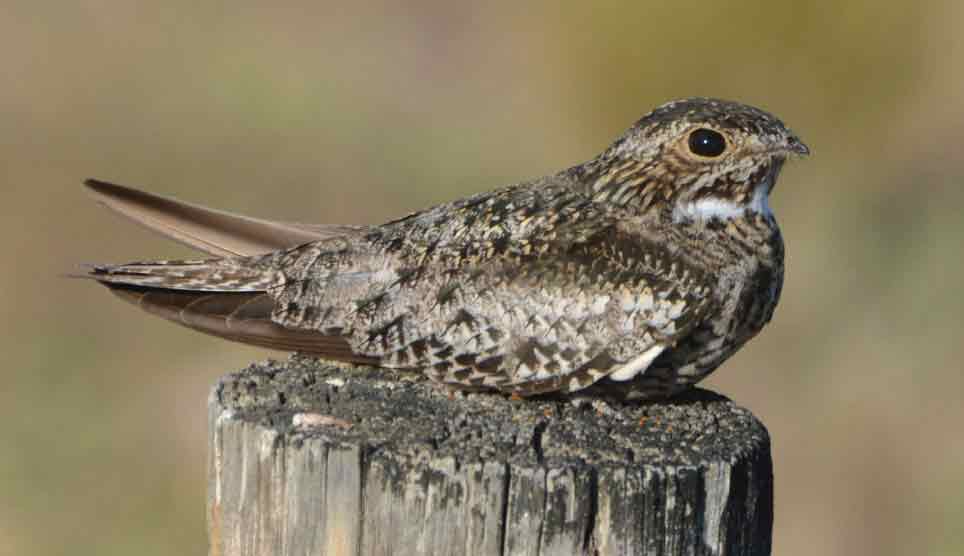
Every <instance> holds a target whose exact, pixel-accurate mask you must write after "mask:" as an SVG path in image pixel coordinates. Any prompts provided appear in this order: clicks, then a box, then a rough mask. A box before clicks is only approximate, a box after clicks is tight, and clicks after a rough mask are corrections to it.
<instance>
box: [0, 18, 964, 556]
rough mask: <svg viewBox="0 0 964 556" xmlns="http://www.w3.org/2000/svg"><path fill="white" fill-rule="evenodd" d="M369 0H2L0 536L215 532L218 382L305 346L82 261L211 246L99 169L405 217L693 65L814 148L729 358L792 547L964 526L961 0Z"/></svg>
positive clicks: (606, 118) (364, 218)
mask: <svg viewBox="0 0 964 556" xmlns="http://www.w3.org/2000/svg"><path fill="white" fill-rule="evenodd" d="M359 4H361V3H348V2H344V3H334V2H304V3H300V5H299V3H287V4H286V5H283V6H272V7H269V6H268V4H267V3H264V2H252V1H244V0H242V1H235V2H231V3H223V4H221V5H214V3H211V4H205V5H200V4H197V3H195V2H186V1H184V0H174V1H170V2H165V3H157V5H155V6H148V5H146V4H145V3H135V2H123V1H120V0H103V1H99V2H77V3H66V2H56V3H55V2H34V1H30V2H27V1H21V0H5V1H4V2H3V3H2V5H0V78H2V83H3V85H2V87H0V152H2V155H0V161H2V162H0V186H2V189H3V201H2V203H0V231H2V235H0V237H2V238H3V240H2V241H3V244H2V248H3V252H4V255H5V263H4V268H5V270H4V271H3V272H2V273H0V311H2V314H3V319H2V322H0V326H2V333H0V354H2V360H3V362H4V365H3V366H4V368H3V371H2V373H3V374H2V386H0V438H2V440H3V444H4V448H3V449H2V450H0V554H38V555H53V554H68V553H69V554H98V555H112V554H125V555H126V554H142V555H153V554H159V555H160V554H165V555H167V554H203V553H204V552H205V551H206V549H207V545H206V538H205V509H204V496H205V479H204V465H205V463H204V462H205V450H206V431H205V398H206V396H207V394H208V390H209V388H210V387H211V385H212V384H213V383H214V382H215V380H216V379H217V378H218V377H219V376H220V375H222V374H223V373H226V372H228V371H232V370H236V369H239V368H241V367H242V366H244V365H245V364H246V363H248V362H250V361H252V360H256V359H263V358H265V357H268V356H278V355H277V354H272V353H269V352H266V351H261V350H256V349H251V348H245V347H243V346H238V345H234V344H229V343H226V342H222V341H220V340H217V339H213V338H209V337H204V336H201V335H197V334H195V333H192V332H190V331H188V330H186V329H182V328H177V327H175V326H173V325H171V324H169V323H167V322H164V321H161V320H157V319H154V318H150V317H148V316H147V315H144V314H142V313H139V312H138V311H136V310H135V309H133V308H131V307H130V306H127V305H124V304H122V303H120V302H118V301H117V300H116V299H114V298H113V297H111V296H110V295H108V293H107V292H106V291H104V290H103V289H102V288H99V287H96V286H95V285H94V284H91V283H86V282H81V281H73V280H66V279H63V278H60V277H59V275H61V274H63V273H65V272H69V271H71V270H72V269H73V268H74V265H76V264H77V263H82V262H93V261H96V262H125V261H128V260H134V259H143V258H155V257H183V256H188V255H191V253H190V252H189V251H187V250H185V249H182V248H180V247H178V246H176V245H172V244H170V243H167V242H165V241H163V240H160V239H158V238H156V237H154V236H152V235H150V234H149V233H147V232H145V231H143V230H141V229H140V228H138V227H135V226H133V225H130V224H128V223H127V222H124V221H122V220H121V218H120V217H117V216H115V215H113V214H111V213H109V212H107V211H105V210H104V209H102V208H99V207H98V206H96V205H95V204H94V203H92V202H90V200H89V199H88V198H87V196H86V195H85V194H84V192H83V191H82V189H81V187H80V182H81V180H83V179H84V178H86V177H98V178H102V179H107V180H113V181H117V182H120V183H125V184H130V185H134V186H138V187H143V188H146V189H149V190H150V191H154V192H157V193H161V194H164V195H171V196H175V197H178V198H182V199H185V200H190V201H193V202H198V203H202V204H205V205H210V206H215V207H219V208H222V209H227V210H232V211H237V212H242V213H247V214H251V215H256V216H261V217H266V218H279V219H287V220H295V221H306V222H341V223H377V222H381V221H384V220H386V219H389V218H392V217H395V216H399V215H402V214H403V213H406V212H409V211H413V210H416V209H419V208H422V207H425V206H427V205H429V204H432V203H438V202H442V201H446V200H449V199H453V198H456V197H460V196H463V195H467V194H470V193H473V192H477V191H481V190H485V189H491V188H495V187H497V186H501V185H504V184H507V183H512V182H516V181H520V180H523V179H526V178H531V177H536V176H539V175H543V174H546V173H549V172H553V171H555V170H558V169H561V168H563V167H566V166H569V165H572V164H575V163H578V162H581V161H583V160H585V159H588V158H590V157H592V156H594V155H595V154H596V153H597V152H599V151H601V150H602V149H604V148H605V147H606V146H607V145H608V144H609V142H610V141H611V140H612V139H613V138H615V137H616V136H617V135H618V134H620V133H622V131H623V130H624V129H625V128H627V127H628V126H629V125H630V124H632V123H633V122H634V121H635V120H636V119H637V118H639V117H640V116H642V115H643V114H644V113H646V112H648V111H649V110H650V109H651V108H653V107H654V106H656V105H658V104H660V103H662V102H665V101H667V100H669V99H672V98H676V97H682V96H692V95H707V96H719V97H724V98H731V99H736V100H740V101H744V102H747V103H751V104H754V105H758V106H760V107H763V108H764V109H767V110H769V111H772V112H774V113H776V114H777V115H778V116H779V117H781V118H782V119H783V120H784V121H786V122H787V123H788V124H789V125H790V126H791V127H792V128H793V129H794V130H795V131H796V132H797V133H799V134H800V135H801V136H802V137H803V138H804V140H805V141H806V142H807V143H808V144H809V145H810V146H811V148H812V150H813V153H814V154H813V156H811V157H810V158H809V159H806V160H803V161H796V162H792V163H791V164H789V165H788V166H787V168H786V169H785V171H784V174H783V178H782V179H781V180H780V183H779V185H778V187H777V189H776V190H775V192H774V195H773V198H772V201H771V203H772V205H773V207H774V210H775V212H776V213H777V214H778V216H779V217H780V219H781V223H782V227H783V232H784V236H785V239H786V243H787V250H788V269H787V281H786V286H785V289H784V294H783V301H782V304H781V306H780V307H779V308H778V310H777V313H776V317H775V319H774V321H773V322H772V324H771V325H770V326H769V328H768V329H767V330H765V331H764V333H763V334H762V335H761V336H760V337H759V338H758V339H757V340H755V341H754V342H751V344H750V345H749V346H748V347H747V348H746V349H744V350H743V351H742V352H741V353H740V354H739V355H738V356H737V357H735V358H734V359H733V360H731V361H730V362H729V363H728V364H727V365H725V366H724V367H723V368H722V369H721V370H720V371H719V372H717V373H716V374H715V375H713V376H712V377H711V379H710V380H709V381H708V383H707V384H706V385H707V386H708V387H710V388H712V389H715V390H718V391H720V392H721V393H723V394H726V395H728V396H730V397H732V398H733V399H735V400H736V401H737V402H739V403H740V404H742V405H745V406H747V407H749V408H750V409H751V410H752V411H753V412H754V413H756V415H758V416H759V417H760V418H761V419H762V420H763V421H764V422H765V423H766V424H767V426H768V427H769V430H770V433H771V435H772V437H773V456H774V464H775V474H776V523H775V531H774V535H775V537H774V553H775V554H781V555H796V554H808V555H809V554H833V555H836V554H845V555H864V554H867V555H889V554H937V555H945V554H946V555H951V554H961V553H964V439H962V432H961V427H962V425H964V404H962V401H961V395H962V393H964V373H962V372H961V371H962V366H964V363H962V362H964V341H962V340H964V339H962V337H961V336H962V332H964V295H962V294H961V286H962V285H964V262H962V257H961V249H962V248H961V243H962V241H961V240H962V238H964V221H962V207H964V187H962V185H964V156H962V151H961V145H962V144H964V34H962V33H961V32H960V29H961V26H962V24H964V4H962V3H961V2H956V1H954V0H933V1H924V2H920V1H910V0H908V1H892V2H884V1H880V0H875V1H870V0H866V1H851V2H846V1H845V2H839V1H823V2H793V3H789V2H787V3H773V2H769V1H763V0H760V1H755V2H742V3H740V2H657V1H649V2H643V1H635V2H604V1H603V2H562V3H559V2H530V3H527V4H526V5H524V6H521V5H518V4H517V3H516V2H488V3H458V2H451V1H443V0H436V1H410V2H404V3H401V2H390V1H387V0H382V1H373V2H366V3H364V4H363V5H359Z"/></svg>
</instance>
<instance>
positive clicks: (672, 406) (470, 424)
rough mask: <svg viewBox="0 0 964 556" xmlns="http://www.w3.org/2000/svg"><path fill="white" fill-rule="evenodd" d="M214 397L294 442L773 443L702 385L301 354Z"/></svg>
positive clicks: (602, 451) (733, 451) (692, 462)
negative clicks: (557, 385) (540, 380)
mask: <svg viewBox="0 0 964 556" xmlns="http://www.w3.org/2000/svg"><path fill="white" fill-rule="evenodd" d="M212 396H213V397H214V398H213V401H217V403H218V405H219V406H220V408H221V412H222V414H223V415H229V416H230V417H231V418H233V419H241V420H245V421H252V422H257V423H259V424H261V425H263V426H267V427H270V428H272V429H275V430H277V431H278V432H279V433H280V434H282V435H285V436H286V438H287V439H288V440H287V441H288V442H299V441H300V440H303V439H305V438H308V437H311V436H312V435H323V436H324V437H325V438H326V439H327V440H328V441H331V442H335V443H338V442H345V443H347V444H355V445H357V444H364V445H367V446H372V447H374V449H375V450H379V449H385V450H389V451H391V452H393V453H394V454H397V455H402V456H410V457H412V458H414V460H419V461H425V460H431V461H440V460H445V459H446V458H452V459H453V460H454V461H455V462H457V463H459V464H461V463H472V462H488V461H509V462H512V463H514V464H521V465H528V464H532V465H542V464H546V463H547V462H551V463H558V462H568V463H570V464H577V465H578V464H580V463H581V464H587V465H592V466H599V465H603V466H605V465H613V466H620V467H624V466H627V465H629V466H641V467H645V466H657V467H666V466H705V465H708V464H711V463H715V462H732V461H735V460H736V459H738V458H740V457H741V456H742V455H744V454H746V452H747V451H750V450H756V449H759V447H760V445H761V443H768V442H769V437H768V435H767V432H766V429H765V428H764V426H763V425H762V423H760V422H759V421H758V420H757V419H756V418H755V417H754V416H753V415H752V414H751V413H750V412H749V411H748V410H746V409H743V408H741V407H739V406H737V405H736V404H734V403H733V402H732V401H730V400H729V399H727V398H725V397H723V396H720V395H718V394H715V393H713V392H710V391H708V390H702V389H694V390H693V391H691V392H688V393H686V394H683V395H681V396H678V397H676V398H673V399H671V400H666V401H659V402H644V403H633V404H619V403H615V402H612V403H609V404H605V405H600V404H598V403H597V404H592V403H588V402H587V403H581V404H577V403H574V402H573V401H572V400H568V399H545V400H543V399H531V398H530V399H510V398H507V397H505V396H503V395H498V394H491V393H478V394H476V393H464V392H449V391H447V390H445V389H444V388H443V387H440V386H439V385H437V384H432V383H430V382H428V381H426V380H423V379H420V378H415V377H413V376H411V375H407V374H401V373H397V372H394V371H390V370H386V369H376V368H371V367H360V366H351V365H342V364H333V363H329V362H327V361H318V360H315V359H311V358H307V357H301V356H292V357H291V358H290V359H289V360H288V361H283V362H282V361H270V360H269V361H266V362H262V363H255V364H253V365H251V366H249V367H248V368H246V369H244V370H241V371H239V372H236V373H231V374H229V375H226V376H225V377H223V378H222V379H221V380H220V381H219V383H218V384H217V385H216V386H215V388H214V391H213V392H212Z"/></svg>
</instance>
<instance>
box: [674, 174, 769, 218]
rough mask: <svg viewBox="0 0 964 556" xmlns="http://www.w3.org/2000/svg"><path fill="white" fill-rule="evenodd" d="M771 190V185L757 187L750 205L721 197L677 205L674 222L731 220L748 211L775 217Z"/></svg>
mask: <svg viewBox="0 0 964 556" xmlns="http://www.w3.org/2000/svg"><path fill="white" fill-rule="evenodd" d="M769 189H770V184H769V183H762V184H760V185H759V186H757V188H756V190H755V191H754V192H753V198H752V199H750V202H749V203H736V202H734V201H731V200H729V199H724V198H720V197H705V198H703V199H699V200H696V201H691V202H689V203H682V204H679V205H676V208H675V209H674V210H673V220H675V221H676V222H683V221H685V220H701V221H704V222H705V221H707V220H712V219H714V218H718V219H720V220H729V219H731V218H738V217H740V216H743V215H745V214H746V213H747V211H749V212H752V213H756V214H761V215H763V216H766V217H768V218H769V217H771V216H773V212H772V211H771V210H770V202H769Z"/></svg>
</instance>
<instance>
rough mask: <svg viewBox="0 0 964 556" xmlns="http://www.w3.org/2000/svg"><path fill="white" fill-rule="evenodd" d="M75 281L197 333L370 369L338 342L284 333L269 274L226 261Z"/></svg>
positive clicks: (312, 333)
mask: <svg viewBox="0 0 964 556" xmlns="http://www.w3.org/2000/svg"><path fill="white" fill-rule="evenodd" d="M78 277H82V278H90V279H94V280H97V281H98V282H100V283H101V284H103V285H104V286H106V287H107V288H108V289H109V290H110V291H111V292H113V293H114V294H115V295H117V296H118V297H120V298H121V299H123V300H124V301H127V302H129V303H131V304H133V305H136V306H137V307H139V308H141V309H143V310H145V311H147V312H148V313H151V314H154V315H157V316H159V317H162V318H164V319H167V320H169V321H171V322H174V323H176V324H179V325H181V326H186V327H188V328H192V329H194V330H198V331H200V332H204V333H207V334H211V335H214V336H218V337H221V338H225V339H228V340H233V341H236V342H241V343H244V344H250V345H256V346H260V347H266V348H270V349H277V350H282V351H300V352H305V353H311V354H315V355H320V356H324V357H327V358H330V359H337V360H341V361H349V362H356V363H372V362H373V360H372V359H371V358H367V357H364V356H361V355H356V354H354V353H353V352H352V350H351V348H350V346H349V344H348V342H347V341H346V340H345V339H344V338H343V337H341V336H335V335H328V334H323V333H321V332H320V331H317V330H299V329H290V328H285V327H284V326H281V325H280V324H278V323H276V322H274V321H273V320H272V319H271V313H272V310H273V308H274V305H275V302H274V300H273V299H272V297H271V296H270V295H269V294H268V289H269V288H270V287H271V285H272V283H273V281H274V280H275V277H274V276H273V274H272V273H270V272H267V271H264V270H259V269H257V268H252V267H251V266H250V265H238V264H237V263H236V260H232V259H212V260H206V261H156V262H143V263H130V264H123V265H102V266H94V267H92V268H91V270H90V271H89V272H88V273H86V274H83V275H80V276H78Z"/></svg>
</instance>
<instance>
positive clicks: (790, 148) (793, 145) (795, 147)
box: [786, 134, 810, 156]
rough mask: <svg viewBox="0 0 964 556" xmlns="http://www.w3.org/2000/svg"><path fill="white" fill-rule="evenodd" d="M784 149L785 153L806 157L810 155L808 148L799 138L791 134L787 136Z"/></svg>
mask: <svg viewBox="0 0 964 556" xmlns="http://www.w3.org/2000/svg"><path fill="white" fill-rule="evenodd" d="M786 149H787V152H790V153H793V154H798V155H800V156H807V155H809V154H810V147H808V146H807V145H806V144H805V143H804V142H803V141H801V140H800V138H799V137H797V136H796V135H793V134H790V135H788V136H787V144H786Z"/></svg>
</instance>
